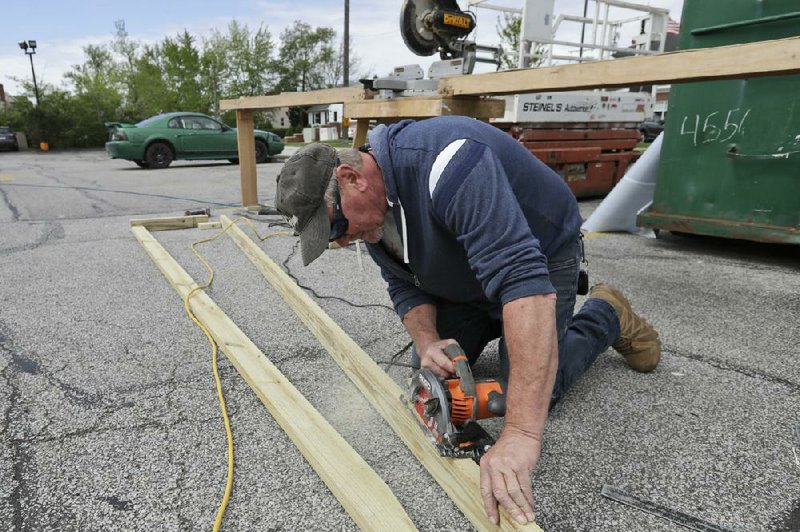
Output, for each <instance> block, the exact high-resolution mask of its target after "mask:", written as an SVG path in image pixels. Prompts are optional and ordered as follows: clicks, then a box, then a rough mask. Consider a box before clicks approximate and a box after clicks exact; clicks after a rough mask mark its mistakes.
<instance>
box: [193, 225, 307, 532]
mask: <svg viewBox="0 0 800 532" xmlns="http://www.w3.org/2000/svg"><path fill="white" fill-rule="evenodd" d="M240 221H244V222H245V223H246V224H248V225H249V226H250V229H252V230H253V233H254V234H255V235H256V237H257V238H258V240H259V241H261V242H263V241H265V240H266V239H268V238H272V237H275V236H293V235H294V233H291V232H286V231H281V232H279V233H269V234H267V235H265V236H263V237H262V236H261V235H259V234H258V231H257V230H256V228H255V225H253V222H251V221H250V220H249V219H247V218H243V217H242V218H237V219H235V220H233V222H232V223H231V224H230V225H228V226H227V227H225V229H223V230H222V231H220V232H218V233H217V234H215V235H214V236H211V237H209V238H203V239H201V240H198V241H196V242H194V243H193V244H192V251H193V252H194V254H195V256H197V258H198V259H199V260H200V262H201V263H202V264H203V266H205V268H206V270H208V280H207V281H206V282H205V283H204V284H202V285H198V286H195V287H194V288H192V289H191V290H190V291H189V293H188V294H186V297H185V298H184V299H183V308H184V310H185V311H186V314H187V315H188V316H189V318H191V320H192V321H193V322H194V323H195V325H197V326H198V327H200V329H201V330H202V331H203V333H204V334H205V335H206V338H208V341H209V343H210V344H211V366H212V368H213V370H214V383H215V384H216V387H217V397H218V398H219V409H220V411H221V412H222V420H223V421H224V423H225V438H226V441H227V444H228V470H227V473H226V480H225V494H224V495H223V497H222V502H221V503H220V505H219V509H218V510H217V516H216V518H215V519H214V528H213V531H214V532H219V530H220V527H221V526H222V518H223V517H224V516H225V510H226V509H227V508H228V502H229V501H230V498H231V491H232V490H233V432H232V431H231V421H230V418H229V417H228V407H227V405H226V404H225V395H224V394H223V392H222V381H221V380H220V378H219V367H218V365H217V353H218V352H219V349H218V347H217V342H216V341H215V340H214V337H213V336H212V335H211V332H210V331H209V330H208V329H207V328H206V327H205V326H204V325H203V324H202V323H200V320H198V319H197V317H196V316H195V315H194V312H192V310H191V308H189V299H190V298H191V297H192V295H193V294H194V293H195V292H198V291H200V290H205V289H206V288H209V287H210V286H211V285H212V283H213V282H214V269H213V268H212V267H211V265H210V264H209V263H208V261H206V259H205V258H204V257H203V256H202V255H201V254H200V252H199V251H197V247H196V246H198V245H200V244H206V243H208V242H212V241H214V240H216V239H218V238H219V237H221V236H222V235H224V234H225V233H226V232H228V230H229V229H230V228H231V227H233V226H234V225H235V224H237V223H238V222H240Z"/></svg>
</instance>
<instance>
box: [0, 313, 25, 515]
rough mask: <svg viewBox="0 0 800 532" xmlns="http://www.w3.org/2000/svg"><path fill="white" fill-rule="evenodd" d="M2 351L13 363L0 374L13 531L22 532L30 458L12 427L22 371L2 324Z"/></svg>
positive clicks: (0, 331)
mask: <svg viewBox="0 0 800 532" xmlns="http://www.w3.org/2000/svg"><path fill="white" fill-rule="evenodd" d="M0 351H3V352H5V353H7V354H9V355H10V356H11V362H10V363H9V364H8V365H7V366H6V367H5V368H3V371H2V372H0V375H2V377H3V379H4V380H5V381H6V389H7V390H9V396H8V407H7V408H6V409H5V412H3V427H4V432H7V433H8V441H9V444H10V445H9V446H10V448H11V470H12V482H13V486H12V488H11V495H10V497H9V499H10V501H11V511H12V515H11V519H10V521H11V524H12V530H22V529H23V524H24V523H23V521H24V513H23V511H22V501H23V499H24V500H27V499H28V487H27V484H26V483H25V472H26V469H27V468H28V462H29V457H28V453H27V451H26V442H25V441H21V440H18V439H15V438H13V437H12V431H11V427H12V424H13V422H14V421H15V412H16V411H17V409H18V404H17V403H18V401H19V396H20V392H19V387H18V386H17V380H16V377H17V375H18V374H19V372H20V370H19V369H18V367H17V366H16V365H15V364H14V357H15V349H14V346H13V345H12V343H11V340H10V338H9V337H8V336H7V335H6V334H5V331H4V328H3V327H2V324H0Z"/></svg>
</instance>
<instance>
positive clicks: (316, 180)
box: [275, 143, 339, 266]
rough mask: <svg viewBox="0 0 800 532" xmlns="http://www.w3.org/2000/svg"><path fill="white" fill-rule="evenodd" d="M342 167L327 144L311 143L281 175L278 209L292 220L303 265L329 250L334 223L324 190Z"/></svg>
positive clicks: (286, 166) (279, 175)
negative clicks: (297, 236)
mask: <svg viewBox="0 0 800 532" xmlns="http://www.w3.org/2000/svg"><path fill="white" fill-rule="evenodd" d="M338 164H339V156H338V155H337V154H336V150H335V149H334V148H332V147H330V146H328V145H327V144H320V143H315V144H309V145H308V146H305V147H303V148H301V149H300V150H299V151H298V152H297V153H295V154H294V155H292V156H291V157H290V158H289V160H288V161H286V164H285V165H284V166H283V169H282V170H281V172H280V173H279V174H278V187H277V191H276V193H275V207H276V208H277V209H278V210H279V211H280V212H281V214H283V215H284V216H287V217H288V218H290V219H291V221H292V223H293V225H294V230H295V233H297V234H298V235H300V254H301V256H302V259H303V265H304V266H308V265H309V264H311V262H312V261H313V260H314V259H316V258H317V257H319V256H320V255H322V252H323V251H325V250H326V249H327V247H328V239H329V237H330V234H331V222H330V220H329V219H328V208H327V205H326V204H325V190H326V189H327V188H328V183H330V180H331V176H332V175H333V171H334V169H335V168H336V166H338Z"/></svg>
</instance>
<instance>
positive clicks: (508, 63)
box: [497, 13, 545, 68]
mask: <svg viewBox="0 0 800 532" xmlns="http://www.w3.org/2000/svg"><path fill="white" fill-rule="evenodd" d="M521 32H522V16H520V15H514V14H511V13H503V19H502V20H500V18H498V19H497V36H498V37H500V39H501V42H502V44H503V48H504V49H505V50H513V51H514V52H516V53H519V45H520V40H519V36H520V34H521ZM544 51H545V50H544V45H543V44H540V43H535V46H534V47H533V50H532V52H533V53H532V55H531V57H530V59H529V60H528V66H531V67H535V66H539V65H540V64H542V61H543V60H544ZM503 67H504V68H517V67H518V61H517V58H516V55H507V54H503Z"/></svg>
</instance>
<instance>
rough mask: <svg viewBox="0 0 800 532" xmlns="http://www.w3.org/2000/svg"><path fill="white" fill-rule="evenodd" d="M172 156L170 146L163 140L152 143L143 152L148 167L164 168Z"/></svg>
mask: <svg viewBox="0 0 800 532" xmlns="http://www.w3.org/2000/svg"><path fill="white" fill-rule="evenodd" d="M174 157H175V156H174V155H173V154H172V148H170V146H169V144H167V143H165V142H154V143H152V144H151V145H150V146H148V147H147V151H146V152H145V154H144V160H145V161H146V162H147V166H148V168H166V167H167V166H169V165H170V164H172V159H174Z"/></svg>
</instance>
